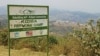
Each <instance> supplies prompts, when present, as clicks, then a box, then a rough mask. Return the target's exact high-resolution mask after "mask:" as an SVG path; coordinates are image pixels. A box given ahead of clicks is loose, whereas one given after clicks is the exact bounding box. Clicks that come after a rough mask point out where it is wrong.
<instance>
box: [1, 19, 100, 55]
mask: <svg viewBox="0 0 100 56" xmlns="http://www.w3.org/2000/svg"><path fill="white" fill-rule="evenodd" d="M78 27H79V28H78V29H76V28H75V29H73V31H72V32H69V33H67V34H66V35H65V36H62V35H57V34H50V36H49V38H48V39H47V37H38V38H34V37H33V38H24V39H11V41H10V44H11V49H13V50H14V49H15V50H21V49H23V48H28V49H30V51H34V52H46V51H47V40H48V43H49V52H50V55H54V56H59V55H65V56H100V19H99V20H97V23H96V24H94V20H89V21H88V23H87V24H85V26H84V27H81V26H80V24H78ZM80 27H81V28H80ZM7 42H8V30H7V29H1V30H0V45H4V46H7V45H8V44H7Z"/></svg>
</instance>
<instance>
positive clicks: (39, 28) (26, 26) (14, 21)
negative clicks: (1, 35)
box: [8, 5, 49, 56]
mask: <svg viewBox="0 0 100 56" xmlns="http://www.w3.org/2000/svg"><path fill="white" fill-rule="evenodd" d="M8 28H9V39H8V41H9V56H10V39H12V38H15V39H16V38H27V37H28V38H29V37H42V36H47V40H48V35H49V7H48V6H31V5H8ZM47 43H48V41H47ZM47 45H48V44H47ZM47 47H48V46H47ZM47 56H48V48H47Z"/></svg>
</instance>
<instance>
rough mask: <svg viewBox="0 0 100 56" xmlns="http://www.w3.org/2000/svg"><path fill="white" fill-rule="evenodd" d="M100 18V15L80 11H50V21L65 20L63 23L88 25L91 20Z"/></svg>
mask: <svg viewBox="0 0 100 56" xmlns="http://www.w3.org/2000/svg"><path fill="white" fill-rule="evenodd" d="M99 18H100V13H94V14H93V13H87V12H80V11H60V10H51V11H50V20H55V21H56V20H63V21H72V22H79V23H86V22H87V21H88V20H90V19H93V20H97V19H99Z"/></svg>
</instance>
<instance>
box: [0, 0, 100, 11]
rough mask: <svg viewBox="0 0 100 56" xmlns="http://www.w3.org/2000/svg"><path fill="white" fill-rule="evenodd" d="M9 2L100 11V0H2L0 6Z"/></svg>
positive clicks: (52, 7) (72, 9)
mask: <svg viewBox="0 0 100 56" xmlns="http://www.w3.org/2000/svg"><path fill="white" fill-rule="evenodd" d="M7 4H19V5H48V6H49V7H50V9H59V10H69V11H84V12H90V13H100V0H0V7H1V6H5V7H6V6H7Z"/></svg>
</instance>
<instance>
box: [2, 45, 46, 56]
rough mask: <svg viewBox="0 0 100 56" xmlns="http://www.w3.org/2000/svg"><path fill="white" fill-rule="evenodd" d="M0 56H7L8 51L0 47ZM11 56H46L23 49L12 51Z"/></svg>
mask: <svg viewBox="0 0 100 56" xmlns="http://www.w3.org/2000/svg"><path fill="white" fill-rule="evenodd" d="M0 56H8V49H7V48H6V47H4V46H0ZM11 56H47V55H46V53H43V52H33V51H31V50H30V49H27V48H23V49H21V50H12V49H11Z"/></svg>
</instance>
